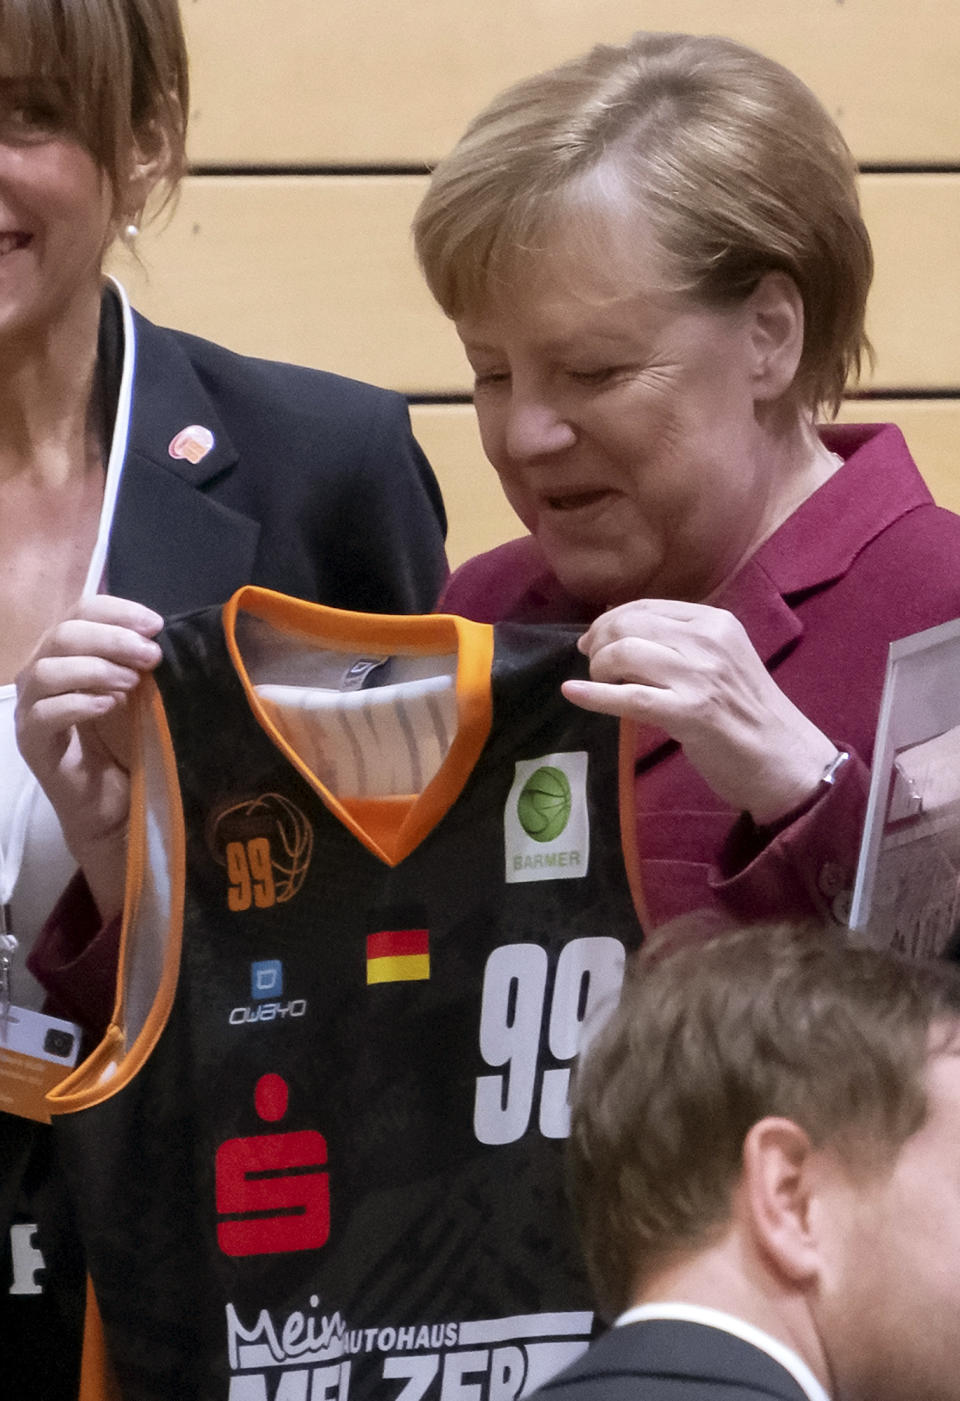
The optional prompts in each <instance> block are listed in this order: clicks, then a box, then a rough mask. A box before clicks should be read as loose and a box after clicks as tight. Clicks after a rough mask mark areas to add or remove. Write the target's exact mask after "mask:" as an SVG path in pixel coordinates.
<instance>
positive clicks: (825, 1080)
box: [571, 917, 960, 1401]
mask: <svg viewBox="0 0 960 1401" xmlns="http://www.w3.org/2000/svg"><path fill="white" fill-rule="evenodd" d="M697 921H698V917H692V919H691V920H689V921H684V922H683V923H684V924H686V925H687V926H688V928H686V929H680V930H678V929H677V928H676V927H674V929H673V931H672V935H673V937H672V939H671V940H670V943H671V944H678V945H679V946H678V947H676V948H675V951H674V952H672V953H669V954H667V955H666V956H662V957H660V958H657V957H656V956H655V954H653V955H648V956H646V957H641V958H639V959H638V960H637V961H636V962H635V964H634V965H633V966H632V968H631V970H630V972H629V975H628V978H627V981H626V983H625V987H624V993H623V998H622V1002H621V1004H620V1007H619V1008H618V1010H617V1012H616V1013H615V1014H614V1016H613V1017H612V1019H611V1020H610V1022H609V1023H608V1025H607V1026H606V1027H605V1028H604V1029H603V1030H602V1031H601V1032H600V1034H599V1035H598V1036H597V1038H596V1040H595V1041H594V1043H593V1045H592V1046H591V1048H590V1051H589V1053H588V1054H587V1056H586V1057H585V1059H584V1062H583V1064H582V1065H581V1067H580V1071H579V1075H578V1080H577V1086H576V1091H575V1102H574V1107H573V1123H572V1134H571V1150H572V1164H573V1180H574V1195H575V1201H576V1205H577V1209H578V1213H579V1216H580V1222H581V1229H582V1233H583V1237H584V1243H585V1248H586V1253H587V1259H588V1264H589V1267H590V1271H591V1274H592V1277H593V1281H594V1284H595V1287H596V1289H597V1292H598V1296H599V1299H600V1303H601V1307H602V1308H603V1309H604V1311H606V1312H607V1313H608V1314H615V1313H617V1312H619V1311H620V1310H621V1309H623V1308H626V1307H628V1306H629V1305H630V1304H633V1303H637V1302H643V1301H646V1300H651V1299H654V1298H664V1297H669V1298H673V1299H678V1298H679V1299H687V1300H688V1301H690V1302H694V1303H700V1304H712V1305H714V1306H715V1307H717V1308H721V1309H723V1308H726V1309H727V1310H728V1311H729V1312H731V1313H736V1314H740V1315H742V1316H746V1317H747V1318H748V1319H749V1320H750V1321H752V1322H754V1323H757V1324H758V1325H759V1326H761V1327H765V1328H767V1330H768V1331H771V1332H774V1333H779V1335H780V1336H781V1337H784V1338H785V1340H786V1341H788V1342H790V1343H792V1345H793V1346H794V1347H796V1348H797V1349H798V1350H799V1351H800V1352H801V1353H802V1354H804V1355H805V1356H806V1358H807V1360H808V1362H810V1364H811V1365H812V1366H813V1367H814V1369H815V1371H817V1372H818V1373H819V1374H820V1375H821V1377H822V1378H823V1379H824V1381H825V1383H826V1384H827V1385H828V1387H829V1389H831V1390H832V1391H833V1393H834V1395H835V1396H836V1397H838V1398H844V1399H845V1401H846V1398H848V1397H849V1398H851V1401H853V1398H856V1401H860V1398H864V1399H865V1401H887V1398H890V1401H893V1398H897V1401H900V1398H903V1401H906V1397H908V1396H909V1397H910V1398H911V1401H950V1399H951V1398H955V1397H956V1396H957V1395H958V1394H960V1391H958V1387H960V1382H958V1378H960V1330H958V1329H957V1325H956V1313H957V1302H958V1298H960V973H958V971H957V970H956V969H954V968H952V967H950V966H947V965H918V964H913V965H911V964H908V963H905V962H903V961H901V960H900V959H898V958H896V957H894V956H892V955H887V954H881V953H878V952H876V951H873V950H868V949H857V948H852V947H850V946H848V945H846V944H844V943H843V942H842V941H841V939H840V937H839V936H838V935H837V934H834V933H831V932H829V931H826V930H822V929H819V928H816V927H810V926H805V927H799V928H797V927H789V926H774V925H765V926H758V927H754V928H752V929H747V930H743V931H739V932H737V933H730V934H725V935H723V936H722V937H720V938H717V939H715V940H713V941H712V942H709V943H707V944H703V943H697V942H693V941H691V940H689V939H688V938H686V937H685V936H686V935H688V934H691V933H692V934H696V933H697ZM678 935H679V938H678Z"/></svg>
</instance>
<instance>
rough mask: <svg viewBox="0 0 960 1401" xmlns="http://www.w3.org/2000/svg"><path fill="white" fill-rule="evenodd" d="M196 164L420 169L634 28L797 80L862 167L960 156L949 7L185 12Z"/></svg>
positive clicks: (700, 2)
mask: <svg viewBox="0 0 960 1401" xmlns="http://www.w3.org/2000/svg"><path fill="white" fill-rule="evenodd" d="M183 13H184V18H185V20H186V24H187V31H188V41H189V45H190V52H191V56H192V63H193V80H194V102H193V112H192V137H191V153H192V158H193V160H194V161H195V162H203V163H213V164H228V165H236V164H256V163H272V164H324V165H326V164H346V165H363V164H373V165H378V164H379V165H383V164H397V163H401V164H411V163H418V162H430V161H434V160H436V159H437V158H438V157H439V156H441V155H442V154H443V153H444V152H445V151H446V150H448V149H449V147H450V146H452V145H453V143H454V141H455V140H456V139H457V137H458V136H459V135H460V133H461V131H462V129H463V127H464V126H465V125H466V122H467V121H468V120H469V119H470V118H471V117H472V116H473V115H474V113H475V111H476V110H478V109H479V108H480V107H481V106H482V105H483V104H484V103H485V102H487V101H488V100H489V98H490V97H492V96H493V95H494V93H496V92H498V91H499V90H500V89H501V88H502V87H504V86H506V84H508V83H510V82H513V81H514V80H515V79H517V78H521V77H523V76H524V75H526V74H528V73H532V72H534V71H536V70H538V69H540V68H544V67H548V66H550V65H552V64H554V63H557V62H560V61H561V60H563V59H566V58H570V57H573V56H574V55H576V54H578V53H580V52H582V51H584V50H585V49H587V48H589V47H590V46H591V45H592V44H595V43H598V42H600V41H606V42H621V41H622V40H624V39H626V38H627V37H628V36H629V35H630V34H631V33H632V32H633V31H634V30H635V29H640V28H646V29H669V30H687V31H692V32H696V33H721V34H729V35H730V36H731V37H733V38H737V39H740V40H742V41H744V42H745V43H748V44H751V45H752V46H753V47H755V48H758V49H760V50H762V51H763V52H766V53H769V54H770V55H771V56H772V57H774V58H777V59H779V60H780V61H781V62H783V63H785V64H786V65H787V66H788V67H790V68H792V69H794V70H795V71H796V72H797V73H798V74H799V75H800V76H801V77H802V78H804V80H805V81H806V82H807V83H809V85H810V86H811V87H812V88H813V89H814V91H815V92H816V93H817V94H818V95H819V96H820V98H821V100H822V101H823V102H824V103H825V105H826V106H827V107H828V109H829V110H830V111H831V112H833V114H834V115H835V117H836V119H837V121H838V122H839V124H840V126H841V128H842V130H843V131H844V133H845V135H846V137H847V140H848V141H849V142H850V144H851V146H852V147H853V149H854V151H855V153H856V155H857V156H858V158H859V159H860V161H861V162H896V163H899V164H904V163H914V162H921V163H922V162H937V163H944V162H950V161H955V160H956V159H957V158H958V156H960V103H958V102H957V100H956V89H957V73H958V72H960V25H958V23H957V14H956V4H955V0H912V3H911V4H909V5H905V4H904V3H903V0H590V3H589V4H584V3H583V0H514V3H511V4H500V5H498V6H497V7H496V10H495V13H492V12H491V9H490V7H489V6H484V5H478V4H477V3H476V0H417V3H412V0H407V3H402V0H361V3H359V4H358V3H356V0H266V3H261V4H257V3H252V0H184V3H183Z"/></svg>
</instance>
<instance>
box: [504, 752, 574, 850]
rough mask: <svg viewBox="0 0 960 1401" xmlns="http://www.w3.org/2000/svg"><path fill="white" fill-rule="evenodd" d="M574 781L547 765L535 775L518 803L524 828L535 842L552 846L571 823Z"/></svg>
mask: <svg viewBox="0 0 960 1401" xmlns="http://www.w3.org/2000/svg"><path fill="white" fill-rule="evenodd" d="M570 806H571V794H570V781H569V779H568V778H567V775H566V774H565V773H564V772H563V770H562V769H556V768H554V767H553V766H552V765H545V766H544V767H543V768H541V769H537V771H536V773H534V774H531V775H530V777H529V778H528V779H527V781H526V783H525V784H524V785H523V788H522V789H521V791H520V797H519V798H518V799H517V817H518V818H519V819H520V826H521V827H522V828H523V830H524V831H525V832H526V834H527V836H528V837H532V838H533V840H534V841H535V842H552V841H555V840H556V839H557V837H559V835H560V833H561V832H562V831H563V829H564V827H566V825H567V823H568V822H569V821H570Z"/></svg>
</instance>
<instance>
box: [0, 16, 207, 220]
mask: <svg viewBox="0 0 960 1401" xmlns="http://www.w3.org/2000/svg"><path fill="white" fill-rule="evenodd" d="M0 42H2V44H3V48H4V50H5V53H6V57H7V61H8V62H12V63H13V64H14V65H15V76H17V77H23V78H31V79H32V78H39V79H46V80H49V82H50V84H51V87H52V88H53V90H54V91H55V93H56V95H57V99H58V103H59V109H60V111H59V115H60V117H61V119H62V123H63V126H64V127H65V129H66V130H68V131H69V132H70V133H71V134H72V135H74V136H76V138H77V139H78V140H79V141H80V142H81V143H82V144H83V145H84V146H85V147H86V148H87V150H88V151H89V152H90V153H91V155H92V156H93V157H94V159H95V160H96V162H97V164H98V165H99V166H100V167H101V169H102V170H103V172H104V173H105V175H106V177H107V179H108V180H109V181H110V184H111V186H112V188H113V191H114V196H115V199H116V200H117V201H119V198H120V195H121V192H122V190H123V189H124V185H125V177H126V175H127V172H128V165H129V161H130V156H131V152H133V150H134V149H135V148H136V147H138V146H139V148H140V150H141V151H142V152H143V153H144V154H145V155H152V154H153V153H154V152H156V151H157V150H159V149H161V148H162V149H163V150H164V154H165V163H164V169H163V177H162V178H163V183H164V185H165V186H166V189H167V192H168V195H169V194H170V193H172V192H173V190H174V189H175V188H176V186H177V184H178V182H179V180H180V177H181V175H182V173H183V170H184V166H185V163H186V156H185V142H186V124H187V113H188V109H189V101H190V94H189V82H188V76H187V51H186V43H185V41H184V37H183V28H182V25H181V22H180V10H179V6H178V4H177V0H83V3H80V2H79V0H0ZM118 213H120V214H121V215H122V216H125V215H130V214H133V213H134V211H132V210H118Z"/></svg>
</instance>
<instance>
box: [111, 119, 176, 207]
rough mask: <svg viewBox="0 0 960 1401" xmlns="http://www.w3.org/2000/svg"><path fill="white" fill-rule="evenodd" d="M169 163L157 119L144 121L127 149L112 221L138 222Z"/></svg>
mask: <svg viewBox="0 0 960 1401" xmlns="http://www.w3.org/2000/svg"><path fill="white" fill-rule="evenodd" d="M170 167H171V152H170V141H169V137H168V135H167V132H166V130H165V128H164V126H163V124H162V123H161V122H156V121H150V122H147V123H146V124H145V125H144V127H143V128H142V130H141V131H139V132H138V133H137V138H136V143H135V145H134V146H133V149H132V150H131V152H130V159H129V162H128V165H127V172H126V178H125V180H124V182H123V188H122V189H121V190H120V191H118V195H117V212H116V225H117V227H118V228H120V229H122V228H123V227H124V226H125V225H127V224H131V223H132V224H139V222H140V218H141V215H142V214H143V210H144V208H145V207H146V205H147V202H148V200H149V199H150V196H151V195H152V194H153V192H154V190H155V189H156V188H157V187H158V186H159V185H161V184H162V183H163V181H164V179H165V178H166V176H167V175H168V173H169V171H170Z"/></svg>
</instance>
